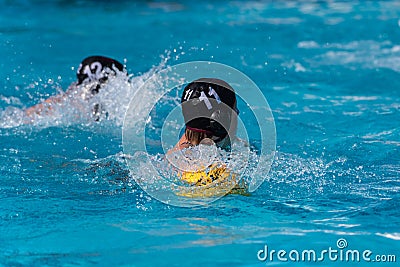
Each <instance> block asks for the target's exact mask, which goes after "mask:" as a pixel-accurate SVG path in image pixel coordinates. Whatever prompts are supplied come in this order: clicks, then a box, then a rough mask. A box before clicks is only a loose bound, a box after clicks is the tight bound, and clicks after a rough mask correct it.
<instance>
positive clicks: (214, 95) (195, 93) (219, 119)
mask: <svg viewBox="0 0 400 267" xmlns="http://www.w3.org/2000/svg"><path fill="white" fill-rule="evenodd" d="M181 103H182V112H183V117H184V119H185V124H186V128H188V129H189V130H193V131H198V132H205V133H207V134H208V135H211V136H215V137H216V138H215V141H217V142H219V140H221V139H223V138H225V136H226V135H227V134H228V133H227V130H229V129H230V126H231V117H232V114H235V115H236V114H237V113H238V110H237V107H236V95H235V91H234V89H233V88H232V87H231V86H230V85H229V84H228V83H227V82H225V81H223V80H220V79H216V78H201V79H198V80H195V81H193V82H191V83H189V84H188V85H187V86H186V87H185V89H184V91H183V93H182V98H181Z"/></svg>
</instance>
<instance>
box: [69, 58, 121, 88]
mask: <svg viewBox="0 0 400 267" xmlns="http://www.w3.org/2000/svg"><path fill="white" fill-rule="evenodd" d="M114 68H116V69H118V70H119V71H123V70H124V66H123V65H122V64H121V63H120V62H118V61H117V60H115V59H112V58H108V57H103V56H90V57H87V58H85V59H84V60H83V61H82V62H81V64H80V65H79V68H78V71H77V73H76V75H77V77H78V83H77V84H78V85H80V84H82V83H83V82H92V81H99V82H101V83H103V82H105V81H106V80H107V78H108V74H107V73H106V72H105V70H106V69H109V70H111V72H112V73H113V74H115V70H114Z"/></svg>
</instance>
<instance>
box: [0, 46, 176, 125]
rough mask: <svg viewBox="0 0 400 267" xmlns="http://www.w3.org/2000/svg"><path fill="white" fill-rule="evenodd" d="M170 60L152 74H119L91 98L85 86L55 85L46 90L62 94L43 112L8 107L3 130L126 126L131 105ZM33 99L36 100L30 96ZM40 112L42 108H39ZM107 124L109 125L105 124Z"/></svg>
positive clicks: (0, 121)
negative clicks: (133, 99)
mask: <svg viewBox="0 0 400 267" xmlns="http://www.w3.org/2000/svg"><path fill="white" fill-rule="evenodd" d="M169 59H170V53H169V52H168V51H167V52H166V55H163V56H161V62H160V63H159V64H158V65H156V66H153V67H152V68H151V69H150V70H149V71H147V72H145V73H143V74H141V75H138V76H133V75H127V73H126V72H120V71H117V74H116V76H115V77H109V79H108V82H107V83H106V84H105V85H103V86H102V88H101V90H99V93H98V94H96V95H95V96H93V97H91V98H88V97H87V94H85V91H87V88H85V85H79V86H75V85H71V86H70V88H69V90H67V91H65V92H64V91H62V90H60V89H59V88H58V87H57V84H54V83H53V82H52V81H48V84H46V86H51V87H53V88H55V89H56V90H57V91H58V92H59V94H58V95H57V96H55V98H54V96H53V99H52V100H51V101H49V102H48V103H47V102H42V104H43V106H42V107H40V110H41V111H40V112H35V111H33V112H28V109H26V108H23V107H21V105H17V106H7V107H5V108H4V109H3V110H0V129H1V128H3V129H9V128H16V127H24V126H26V127H34V128H47V127H54V126H56V127H68V126H72V125H81V126H83V127H91V126H95V125H96V124H98V122H101V123H102V124H111V125H112V126H118V127H120V126H122V124H123V119H124V116H125V111H126V109H127V107H128V104H129V101H130V99H131V98H132V96H133V95H134V93H135V92H136V90H138V88H140V87H141V86H142V85H143V83H144V82H145V81H146V80H147V79H148V78H149V77H151V76H152V75H154V73H156V72H158V71H160V70H162V69H164V68H165V67H166V65H167V62H168V60H169ZM30 97H32V96H30ZM0 100H2V101H4V102H5V103H9V104H15V103H17V104H19V103H21V100H20V99H19V98H16V97H8V98H7V97H3V96H1V98H0ZM38 109H39V108H38ZM105 121H107V122H105Z"/></svg>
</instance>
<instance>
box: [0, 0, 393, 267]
mask: <svg viewBox="0 0 400 267" xmlns="http://www.w3.org/2000/svg"><path fill="white" fill-rule="evenodd" d="M399 15H400V3H399V2H398V1H300V2H296V1H261V2H258V1H257V2H256V1H254V2H253V1H232V2H228V1H185V2H183V1H182V2H158V1H135V2H133V1H114V2H111V1H61V0H60V1H39V0H37V1H35V0H31V1H28V0H27V1H22V0H21V1H5V0H2V1H0V40H1V41H0V58H1V61H0V70H1V71H0V77H1V78H0V126H1V127H0V151H1V153H0V198H1V204H0V218H1V220H0V265H3V266H94V265H100V266H270V265H271V266H272V265H293V266H310V265H316V264H317V263H313V262H296V263H294V262H292V261H288V262H282V261H279V260H278V259H277V258H276V255H275V258H274V259H273V260H271V259H269V258H268V259H267V260H266V261H265V262H262V261H260V260H259V259H258V258H257V253H258V251H259V250H261V249H264V247H265V245H268V248H269V250H276V251H278V250H280V249H284V250H286V251H288V252H289V251H290V250H298V251H302V250H311V249H313V250H316V251H322V250H324V249H328V248H329V247H331V248H333V249H338V247H337V241H338V240H339V239H341V238H343V239H345V240H346V241H347V244H348V246H347V247H346V248H345V249H344V250H342V251H346V249H352V250H360V251H364V250H371V251H372V252H373V254H372V255H374V256H376V255H396V256H397V264H398V262H399V261H400V208H399V203H400V123H399V121H400V89H399V88H400V17H399ZM93 54H101V55H106V56H111V57H114V58H116V59H118V60H120V61H123V62H125V64H126V66H127V69H128V71H129V72H130V73H131V74H133V78H132V84H131V86H132V88H138V87H139V86H140V85H141V81H142V80H145V79H146V78H147V77H148V76H149V75H150V74H151V73H153V72H154V71H156V70H159V69H163V68H165V67H166V66H168V65H174V64H177V63H183V62H188V61H194V60H210V61H215V62H220V63H223V64H227V65H230V66H232V67H234V68H236V69H238V70H240V71H242V72H243V73H245V74H246V75H248V76H249V77H250V78H251V79H252V80H253V81H254V82H255V83H256V84H257V85H258V86H259V87H260V89H261V90H262V92H263V94H264V95H265V97H266V98H267V100H268V102H269V105H270V107H271V109H272V111H273V114H274V117H275V124H276V130H277V155H276V159H275V161H274V163H273V165H272V168H271V171H270V172H269V173H268V174H267V173H266V174H265V176H266V178H267V179H266V182H264V183H263V185H262V186H261V187H260V188H259V189H258V190H257V191H256V192H254V193H253V194H252V195H251V196H237V195H228V196H226V197H224V198H222V199H220V200H218V201H217V202H215V203H212V204H210V205H209V206H208V207H197V208H191V209H187V208H177V207H172V206H167V205H165V204H162V203H160V202H158V201H157V200H154V199H152V198H151V197H150V196H148V195H147V194H146V193H145V192H144V191H142V190H141V189H140V188H139V187H138V186H137V185H136V183H135V182H134V181H133V180H132V179H131V178H130V175H129V170H128V168H127V166H126V164H125V162H124V160H123V157H122V144H121V142H122V140H121V139H122V137H121V131H122V123H121V119H120V118H122V117H123V115H124V110H123V109H122V108H121V104H120V103H121V102H123V100H125V99H126V98H127V97H128V96H127V95H125V94H122V93H121V91H120V90H117V89H115V90H111V92H110V94H105V95H104V98H105V100H109V102H111V104H110V106H111V107H113V108H114V109H113V110H111V111H110V112H111V113H112V114H111V115H113V116H111V119H110V120H108V121H102V122H100V123H95V122H90V121H87V120H85V119H82V118H80V119H79V120H75V117H74V116H71V115H68V114H69V113H68V112H67V111H68V107H63V110H61V111H62V112H64V113H65V114H67V115H65V116H66V118H64V119H60V120H58V121H56V120H54V119H52V118H51V117H48V118H45V119H44V120H45V122H44V123H43V120H42V121H41V123H37V122H33V123H32V124H30V125H22V124H21V120H22V119H23V118H22V116H23V115H22V110H23V109H24V108H26V107H29V106H31V105H33V104H36V103H38V102H40V101H42V100H43V99H46V98H47V97H48V96H50V95H55V94H56V93H57V92H59V90H60V88H62V90H65V89H66V88H67V87H68V85H69V84H70V83H71V82H73V81H74V80H75V72H76V68H77V67H78V65H79V63H80V61H81V60H82V59H83V58H84V57H86V56H88V55H93ZM124 93H125V91H124ZM239 109H241V107H240V106H239ZM240 116H241V118H242V120H246V117H247V118H249V119H250V117H251V115H250V114H246V113H241V115H240ZM339 250H340V249H339ZM374 256H372V257H374ZM320 264H321V265H323V266H331V265H333V266H364V265H375V264H377V265H380V266H396V263H390V262H387V263H379V264H378V263H371V262H366V261H363V260H361V261H360V262H343V261H340V260H336V261H333V260H329V259H328V258H325V260H324V261H323V262H322V263H321V262H320Z"/></svg>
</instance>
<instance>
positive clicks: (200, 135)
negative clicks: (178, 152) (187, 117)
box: [185, 127, 210, 146]
mask: <svg viewBox="0 0 400 267" xmlns="http://www.w3.org/2000/svg"><path fill="white" fill-rule="evenodd" d="M185 137H186V139H187V140H188V141H189V142H190V143H191V144H192V145H195V146H197V145H198V144H200V142H201V141H202V140H203V139H205V138H210V135H209V134H207V133H206V132H198V131H193V130H191V129H190V128H188V127H186V129H185Z"/></svg>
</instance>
